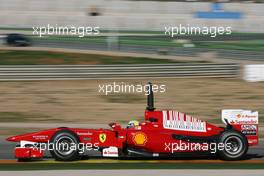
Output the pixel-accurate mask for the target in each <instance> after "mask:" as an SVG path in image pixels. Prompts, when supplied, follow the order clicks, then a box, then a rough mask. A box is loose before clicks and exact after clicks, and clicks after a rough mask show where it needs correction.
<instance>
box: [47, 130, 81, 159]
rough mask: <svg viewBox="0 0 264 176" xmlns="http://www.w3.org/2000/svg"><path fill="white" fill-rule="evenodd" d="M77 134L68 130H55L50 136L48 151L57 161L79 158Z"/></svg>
mask: <svg viewBox="0 0 264 176" xmlns="http://www.w3.org/2000/svg"><path fill="white" fill-rule="evenodd" d="M79 143H80V140H79V138H78V136H77V135H76V134H75V133H74V132H72V131H69V130H61V131H58V132H56V133H55V134H54V135H53V137H52V138H51V142H50V145H52V147H50V148H51V150H50V153H51V155H52V156H53V158H55V160H58V161H74V160H78V159H79V151H78V144H79Z"/></svg>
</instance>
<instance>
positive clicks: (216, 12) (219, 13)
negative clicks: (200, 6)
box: [195, 3, 242, 19]
mask: <svg viewBox="0 0 264 176" xmlns="http://www.w3.org/2000/svg"><path fill="white" fill-rule="evenodd" d="M211 8H212V11H209V12H196V14H195V17H196V18H207V19H241V18H242V13H241V12H226V11H224V9H223V5H222V3H212V5H211Z"/></svg>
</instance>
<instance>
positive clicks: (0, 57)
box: [0, 50, 194, 65]
mask: <svg viewBox="0 0 264 176" xmlns="http://www.w3.org/2000/svg"><path fill="white" fill-rule="evenodd" d="M193 62H194V61H193ZM166 63H186V61H173V60H168V59H151V58H144V57H122V56H106V55H95V54H77V53H63V52H49V51H6V50H5V51H3V50H2V51H0V65H75V64H80V65H85V64H89V65H96V64H104V65H109V64H166Z"/></svg>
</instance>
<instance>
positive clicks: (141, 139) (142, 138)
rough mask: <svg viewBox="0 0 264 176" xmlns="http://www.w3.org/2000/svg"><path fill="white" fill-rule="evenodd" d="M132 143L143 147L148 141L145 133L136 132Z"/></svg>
mask: <svg viewBox="0 0 264 176" xmlns="http://www.w3.org/2000/svg"><path fill="white" fill-rule="evenodd" d="M133 141H134V143H135V144H136V145H145V144H146V142H147V141H148V138H147V135H146V134H145V133H142V132H137V133H136V134H135V135H134V137H133Z"/></svg>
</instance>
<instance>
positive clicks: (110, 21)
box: [0, 0, 264, 32]
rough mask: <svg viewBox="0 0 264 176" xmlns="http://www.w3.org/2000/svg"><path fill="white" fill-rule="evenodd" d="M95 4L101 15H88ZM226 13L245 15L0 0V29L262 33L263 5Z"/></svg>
mask: <svg viewBox="0 0 264 176" xmlns="http://www.w3.org/2000/svg"><path fill="white" fill-rule="evenodd" d="M94 5H96V6H97V7H98V8H100V11H101V12H102V15H101V16H97V17H92V16H88V15H87V12H88V11H89V8H90V7H91V6H94ZM224 9H225V10H226V11H240V12H242V13H244V18H243V19H241V20H216V19H213V20H208V19H197V18H194V13H195V12H197V11H209V10H210V3H200V2H195V3H184V2H157V1H155V2H152V1H125V0H0V26H9V27H32V26H39V25H47V24H53V25H55V24H58V25H77V26H100V27H101V28H103V29H104V28H119V29H127V30H163V29H164V26H178V25H179V24H182V25H187V24H190V25H192V26H205V25H207V26H209V25H210V26H211V25H217V26H223V25H224V26H231V27H232V28H233V30H234V31H240V32H264V18H263V17H264V10H263V9H264V4H251V3H249V4H246V3H243V4H241V3H228V4H225V5H224Z"/></svg>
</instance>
